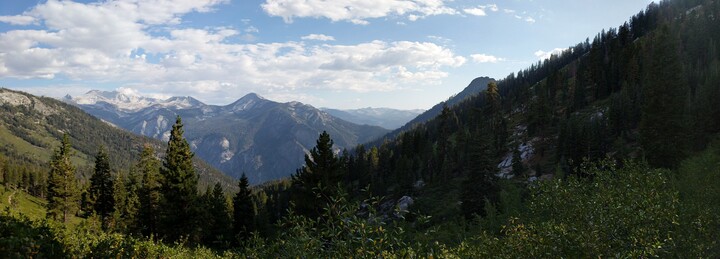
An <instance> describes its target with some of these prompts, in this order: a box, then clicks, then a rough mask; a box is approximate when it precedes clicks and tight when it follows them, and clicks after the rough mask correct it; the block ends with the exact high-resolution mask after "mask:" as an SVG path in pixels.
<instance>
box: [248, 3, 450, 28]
mask: <svg viewBox="0 0 720 259" xmlns="http://www.w3.org/2000/svg"><path fill="white" fill-rule="evenodd" d="M262 8H263V10H264V11H265V12H266V13H267V14H269V15H271V16H279V17H282V18H283V20H284V21H285V22H287V23H291V22H292V21H293V18H295V17H297V18H307V17H312V18H321V17H322V18H327V19H330V20H331V21H347V22H351V23H354V24H359V25H366V24H369V22H368V21H367V19H372V18H381V17H386V16H391V15H397V16H403V17H407V18H408V20H411V21H415V20H417V19H421V18H424V17H427V16H432V15H441V14H456V13H457V11H455V9H453V8H450V7H447V6H445V3H444V0H333V1H325V0H266V1H265V3H263V4H262Z"/></svg>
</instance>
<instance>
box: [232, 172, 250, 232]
mask: <svg viewBox="0 0 720 259" xmlns="http://www.w3.org/2000/svg"><path fill="white" fill-rule="evenodd" d="M238 187H239V190H238V192H237V193H236V194H235V197H233V234H234V235H235V236H236V237H237V238H238V239H239V240H240V241H241V242H242V241H244V240H246V239H247V238H248V237H250V233H251V232H252V231H254V230H255V224H254V218H255V205H254V204H253V201H252V198H251V197H250V194H251V193H250V184H249V183H248V178H247V176H245V174H243V175H242V177H240V181H239V182H238Z"/></svg>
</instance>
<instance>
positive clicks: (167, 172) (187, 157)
mask: <svg viewBox="0 0 720 259" xmlns="http://www.w3.org/2000/svg"><path fill="white" fill-rule="evenodd" d="M182 127H183V124H182V119H180V116H178V117H177V119H176V121H175V124H174V125H173V127H172V130H171V131H170V140H169V141H168V147H167V151H166V152H165V159H164V160H163V165H162V167H161V168H160V174H161V175H162V176H163V178H162V182H161V183H162V187H161V189H162V193H163V199H162V206H161V209H162V214H161V218H160V220H161V222H160V223H161V224H160V227H161V231H162V234H163V236H164V237H165V238H166V239H167V240H168V241H176V240H178V239H180V238H181V237H183V236H190V238H191V240H190V241H191V242H197V241H198V240H196V239H197V236H196V233H195V231H196V230H197V228H196V227H197V222H196V218H195V216H196V215H197V211H196V210H197V207H198V206H197V205H198V204H197V182H198V175H197V174H195V169H194V167H193V163H192V158H193V156H194V154H193V152H192V151H191V150H190V145H189V144H188V142H187V141H186V140H185V138H184V137H183V128H182Z"/></svg>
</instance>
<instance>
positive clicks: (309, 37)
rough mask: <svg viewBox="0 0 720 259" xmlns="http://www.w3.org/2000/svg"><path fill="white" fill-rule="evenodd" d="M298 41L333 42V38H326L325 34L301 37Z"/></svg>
mask: <svg viewBox="0 0 720 259" xmlns="http://www.w3.org/2000/svg"><path fill="white" fill-rule="evenodd" d="M300 39H303V40H317V41H334V40H335V37H333V36H327V35H325V34H309V35H305V36H302V37H301V38H300Z"/></svg>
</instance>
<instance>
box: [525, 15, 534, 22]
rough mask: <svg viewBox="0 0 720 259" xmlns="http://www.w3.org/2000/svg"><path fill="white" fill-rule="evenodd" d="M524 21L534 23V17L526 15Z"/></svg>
mask: <svg viewBox="0 0 720 259" xmlns="http://www.w3.org/2000/svg"><path fill="white" fill-rule="evenodd" d="M525 21H526V22H529V23H535V18H532V17H530V16H528V17H525Z"/></svg>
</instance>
